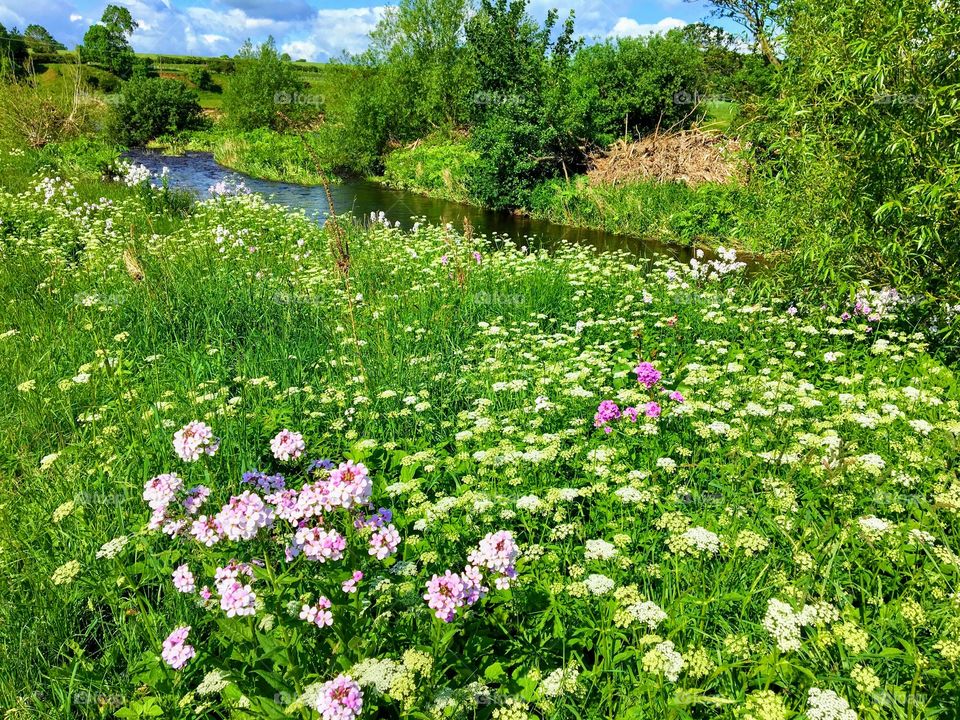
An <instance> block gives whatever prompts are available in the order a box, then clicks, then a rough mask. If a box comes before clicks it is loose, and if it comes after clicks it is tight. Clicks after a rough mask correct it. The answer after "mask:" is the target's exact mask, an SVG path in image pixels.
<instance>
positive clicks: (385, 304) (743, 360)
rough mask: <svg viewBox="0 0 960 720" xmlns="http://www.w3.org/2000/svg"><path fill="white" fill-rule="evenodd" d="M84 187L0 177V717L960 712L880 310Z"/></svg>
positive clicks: (458, 240)
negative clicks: (2, 181)
mask: <svg viewBox="0 0 960 720" xmlns="http://www.w3.org/2000/svg"><path fill="white" fill-rule="evenodd" d="M7 162H10V163H15V162H17V158H7ZM114 177H116V178H117V179H116V180H110V181H103V182H92V181H83V180H79V179H77V178H68V177H52V176H48V177H35V178H32V179H31V180H30V181H29V182H28V183H24V184H23V185H22V187H12V186H10V185H7V186H5V187H4V189H2V190H0V254H2V255H0V259H2V262H0V291H2V295H3V303H2V305H0V359H2V362H0V379H2V382H0V385H2V392H3V402H2V405H0V407H2V410H0V418H2V419H0V434H2V438H3V443H4V450H5V452H4V453H3V456H2V466H0V468H2V470H0V478H2V489H0V583H2V587H3V588H4V597H3V600H2V601H0V659H2V662H0V707H3V708H4V710H5V715H4V717H5V718H200V717H202V718H236V719H253V718H287V717H294V718H303V719H308V718H309V719H316V718H322V719H323V720H352V719H353V718H416V719H419V720H433V719H437V720H439V719H443V718H478V719H483V720H486V719H487V718H492V719H493V720H526V719H529V720H533V719H534V718H558V719H565V718H569V719H574V718H578V719H579V718H596V719H600V718H623V719H625V720H627V719H631V720H660V719H662V718H678V719H689V718H696V719H701V718H702V719H707V718H711V719H712V718H717V719H721V718H724V719H725V718H731V719H733V718H736V719H740V720H787V719H790V718H798V719H806V720H854V719H855V718H861V719H863V720H889V719H892V718H943V719H949V718H956V717H960V668H958V663H960V575H958V570H960V555H958V552H960V540H958V537H960V535H958V532H960V517H958V513H960V480H958V478H957V470H956V468H957V460H958V456H957V450H958V436H960V389H958V386H957V382H956V380H955V376H954V372H953V370H952V369H951V368H950V367H948V366H947V365H945V364H943V363H942V362H941V361H940V360H938V359H936V358H935V357H934V356H932V355H931V354H929V353H928V351H927V347H926V342H925V336H924V335H922V334H920V333H919V332H916V331H915V330H914V328H913V327H911V325H910V324H909V322H907V320H906V318H907V315H908V313H907V312H906V309H907V308H908V306H909V304H910V302H911V299H910V298H907V297H902V296H901V295H900V294H899V293H898V292H897V291H896V290H895V289H892V288H883V287H872V288H871V287H868V286H867V285H864V286H863V287H862V288H861V289H860V291H859V292H857V293H855V294H850V293H841V292H839V291H837V292H835V293H834V292H832V291H831V289H830V288H829V287H821V288H819V289H818V292H817V293H816V295H815V297H816V298H817V299H816V300H811V299H810V298H812V297H814V295H813V294H810V293H804V292H797V293H795V294H794V293H787V292H784V291H783V290H780V289H777V288H776V287H775V286H773V285H770V284H765V283H764V282H763V279H762V271H760V272H754V271H752V270H751V268H750V267H747V266H746V265H745V264H744V263H743V262H742V261H741V259H739V258H738V257H737V254H736V253H735V252H733V251H731V250H729V249H725V248H719V249H712V250H710V251H707V252H703V251H697V253H696V254H695V256H694V258H693V259H692V260H690V261H689V262H683V263H681V262H679V261H677V260H675V259H673V258H671V257H667V256H663V257H654V258H642V257H638V256H635V255H631V254H629V253H627V252H622V251H617V252H605V253H598V252H596V251H595V250H592V249H590V248H588V247H584V246H577V245H573V244H565V243H561V244H558V245H554V246H551V247H550V248H548V249H545V248H543V247H541V246H540V245H539V244H538V243H537V242H536V241H535V240H534V239H531V240H530V241H529V242H527V243H526V244H524V242H523V241H510V240H508V239H505V238H501V237H482V236H478V235H475V234H474V233H473V231H472V229H471V228H470V227H469V225H468V226H466V227H463V226H454V225H443V224H440V225H431V224H428V223H426V222H421V223H418V224H417V225H416V226H414V228H413V229H412V230H404V229H401V228H399V227H397V226H396V225H395V223H394V222H393V221H394V220H396V218H390V217H384V216H374V217H372V218H349V217H347V216H344V217H341V218H332V219H330V220H329V221H328V222H327V223H326V225H323V226H321V225H320V224H319V223H317V222H316V221H315V219H314V218H310V217H308V216H306V215H304V214H303V213H300V212H293V211H290V210H288V209H286V208H284V207H280V206H277V205H272V204H270V203H269V202H267V201H265V200H263V199H262V198H260V197H259V196H256V195H251V194H248V193H245V192H243V188H242V187H237V186H235V185H230V184H227V183H224V184H223V186H222V187H220V188H218V190H217V192H216V193H215V194H214V197H212V198H211V199H209V200H203V201H197V202H195V203H187V202H185V201H183V199H182V198H180V197H179V196H178V194H177V193H175V192H173V191H171V190H169V189H168V188H167V187H166V185H165V182H164V180H163V178H157V177H149V174H144V172H143V171H141V170H140V169H138V168H130V167H125V168H118V169H117V171H116V172H115V174H114Z"/></svg>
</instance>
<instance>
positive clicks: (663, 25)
mask: <svg viewBox="0 0 960 720" xmlns="http://www.w3.org/2000/svg"><path fill="white" fill-rule="evenodd" d="M686 24H687V23H685V22H684V21H683V20H678V19H677V18H672V17H666V18H664V19H663V20H661V21H659V22H656V23H638V22H637V21H636V20H634V19H633V18H628V17H622V18H620V19H619V20H617V22H616V24H615V25H614V26H613V29H612V30H610V32H609V33H607V36H608V37H636V36H638V35H662V34H664V33H666V32H667V31H669V30H673V29H675V28H682V27H683V26H684V25H686Z"/></svg>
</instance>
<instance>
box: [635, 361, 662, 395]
mask: <svg viewBox="0 0 960 720" xmlns="http://www.w3.org/2000/svg"><path fill="white" fill-rule="evenodd" d="M633 371H634V372H635V373H636V374H637V382H639V383H640V384H641V385H643V386H644V387H646V388H647V389H648V390H649V389H650V388H652V387H653V386H654V385H656V384H657V383H658V382H660V378H662V377H663V373H661V372H660V371H659V370H657V369H656V368H655V367H654V366H653V365H652V364H650V363H648V362H642V363H640V364H639V365H637V366H636V367H635V368H634V369H633Z"/></svg>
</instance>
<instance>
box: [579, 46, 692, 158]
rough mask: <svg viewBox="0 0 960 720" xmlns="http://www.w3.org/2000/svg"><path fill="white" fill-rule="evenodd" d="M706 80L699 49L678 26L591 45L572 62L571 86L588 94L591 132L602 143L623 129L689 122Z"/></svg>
mask: <svg viewBox="0 0 960 720" xmlns="http://www.w3.org/2000/svg"><path fill="white" fill-rule="evenodd" d="M702 81H703V57H702V55H701V52H700V50H699V48H697V47H696V46H695V45H692V44H691V43H689V42H687V41H686V40H684V38H683V35H682V34H680V33H679V32H671V33H668V34H667V35H666V36H659V35H653V36H650V37H648V38H621V39H619V40H617V41H616V42H607V43H605V44H602V45H592V46H590V47H586V48H583V49H582V50H581V51H580V52H579V53H577V56H576V59H575V61H574V67H573V87H574V91H573V92H574V93H576V94H577V95H579V96H582V97H583V98H585V99H586V108H585V124H586V129H587V136H588V138H589V139H590V140H591V141H592V142H593V143H595V144H597V145H599V146H601V147H602V146H606V145H609V144H610V143H611V142H613V141H614V140H616V139H617V138H618V137H622V136H623V135H629V136H634V135H642V134H646V133H648V132H650V131H652V130H654V129H655V128H657V127H660V128H663V129H667V128H673V127H676V128H681V127H686V126H688V125H690V124H691V123H692V122H693V121H694V120H696V119H697V113H696V112H695V104H694V103H695V99H696V97H697V95H698V94H700V93H702V86H701V84H702Z"/></svg>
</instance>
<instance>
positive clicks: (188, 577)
mask: <svg viewBox="0 0 960 720" xmlns="http://www.w3.org/2000/svg"><path fill="white" fill-rule="evenodd" d="M173 586H174V587H175V588H176V589H177V590H179V591H180V592H182V593H192V592H193V591H194V590H195V589H196V587H197V586H196V584H195V583H194V579H193V573H192V572H190V566H189V565H187V564H183V565H180V566H179V567H177V569H176V570H174V571H173Z"/></svg>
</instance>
